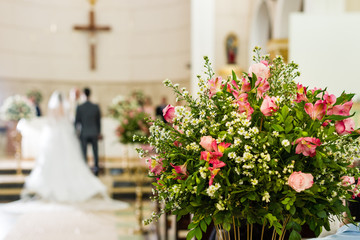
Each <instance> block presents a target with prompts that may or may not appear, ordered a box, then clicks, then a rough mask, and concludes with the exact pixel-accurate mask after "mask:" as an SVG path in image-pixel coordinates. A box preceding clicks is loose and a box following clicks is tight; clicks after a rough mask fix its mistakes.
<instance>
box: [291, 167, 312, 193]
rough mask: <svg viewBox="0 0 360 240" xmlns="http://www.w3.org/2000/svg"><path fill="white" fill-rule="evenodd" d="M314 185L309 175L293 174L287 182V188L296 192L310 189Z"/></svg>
mask: <svg viewBox="0 0 360 240" xmlns="http://www.w3.org/2000/svg"><path fill="white" fill-rule="evenodd" d="M313 183H314V177H313V176H312V175H311V173H302V172H301V171H299V172H293V173H292V174H291V175H290V177H289V180H288V184H289V186H290V187H291V188H292V189H294V190H295V191H297V192H301V191H304V190H305V189H308V188H311V187H312V185H313Z"/></svg>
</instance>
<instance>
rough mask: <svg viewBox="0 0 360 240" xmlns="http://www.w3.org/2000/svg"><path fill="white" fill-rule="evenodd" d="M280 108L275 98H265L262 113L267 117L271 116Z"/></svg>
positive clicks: (261, 108)
mask: <svg viewBox="0 0 360 240" xmlns="http://www.w3.org/2000/svg"><path fill="white" fill-rule="evenodd" d="M278 109H279V107H278V106H277V105H276V103H275V97H271V98H270V97H269V96H265V98H264V101H263V102H262V104H261V107H260V111H261V112H262V113H263V114H264V115H265V116H267V117H268V116H271V115H272V114H273V113H274V112H276V111H277V110H278Z"/></svg>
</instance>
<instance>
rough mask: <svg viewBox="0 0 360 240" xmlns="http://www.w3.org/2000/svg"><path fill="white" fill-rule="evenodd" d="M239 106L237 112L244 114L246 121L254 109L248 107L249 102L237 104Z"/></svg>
mask: <svg viewBox="0 0 360 240" xmlns="http://www.w3.org/2000/svg"><path fill="white" fill-rule="evenodd" d="M237 104H238V106H239V112H240V113H246V116H247V119H248V120H250V119H251V114H252V113H253V112H254V109H253V108H252V107H251V106H250V103H249V102H241V101H240V102H239V101H238V102H237Z"/></svg>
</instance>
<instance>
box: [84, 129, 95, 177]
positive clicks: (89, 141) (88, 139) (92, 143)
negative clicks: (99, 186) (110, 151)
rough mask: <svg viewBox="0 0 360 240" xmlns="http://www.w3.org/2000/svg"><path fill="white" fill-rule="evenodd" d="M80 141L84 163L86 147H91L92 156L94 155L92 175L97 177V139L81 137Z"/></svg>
mask: <svg viewBox="0 0 360 240" xmlns="http://www.w3.org/2000/svg"><path fill="white" fill-rule="evenodd" d="M80 140H81V148H82V152H83V155H84V159H85V162H86V163H87V146H88V144H89V143H90V144H91V145H92V149H93V155H94V174H95V175H96V176H97V175H98V174H99V151H98V137H97V136H96V137H85V136H82V137H81V138H80Z"/></svg>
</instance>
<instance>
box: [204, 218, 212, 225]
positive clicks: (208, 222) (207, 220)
mask: <svg viewBox="0 0 360 240" xmlns="http://www.w3.org/2000/svg"><path fill="white" fill-rule="evenodd" d="M205 221H206V224H207V225H210V223H211V221H212V219H211V217H206V218H205Z"/></svg>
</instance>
